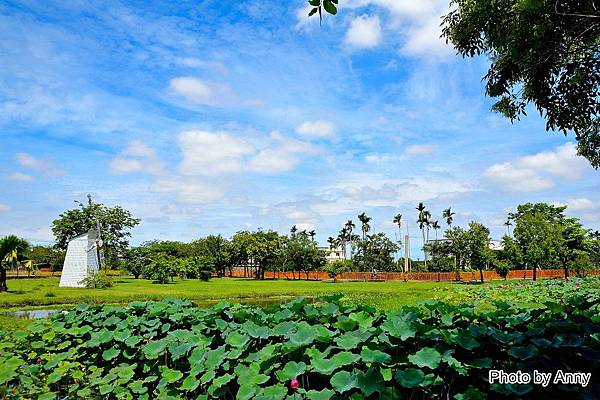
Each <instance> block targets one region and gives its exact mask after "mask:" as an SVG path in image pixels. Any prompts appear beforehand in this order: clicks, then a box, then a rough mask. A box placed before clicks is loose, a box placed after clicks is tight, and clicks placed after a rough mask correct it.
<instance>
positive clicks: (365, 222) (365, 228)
mask: <svg viewBox="0 0 600 400" xmlns="http://www.w3.org/2000/svg"><path fill="white" fill-rule="evenodd" d="M358 220H359V221H360V223H361V230H362V237H363V240H364V239H365V237H366V235H367V233H369V231H370V230H371V226H370V225H369V222H371V217H367V214H365V213H364V212H363V213H362V214H360V215H359V216H358Z"/></svg>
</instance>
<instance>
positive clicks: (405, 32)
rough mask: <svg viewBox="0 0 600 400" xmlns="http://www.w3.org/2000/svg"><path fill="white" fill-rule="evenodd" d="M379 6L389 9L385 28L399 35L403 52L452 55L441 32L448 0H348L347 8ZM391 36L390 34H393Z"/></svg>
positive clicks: (436, 56) (431, 56)
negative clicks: (442, 18) (442, 19)
mask: <svg viewBox="0 0 600 400" xmlns="http://www.w3.org/2000/svg"><path fill="white" fill-rule="evenodd" d="M372 6H375V7H380V8H382V9H383V10H385V11H386V12H387V18H386V19H385V20H384V21H385V29H386V31H390V32H391V33H392V34H393V35H395V36H397V37H399V38H400V42H401V43H400V51H401V53H403V54H405V55H408V56H413V57H420V58H427V59H432V60H440V59H445V58H448V57H449V56H451V55H452V54H453V50H452V46H450V45H447V44H446V42H445V39H442V38H441V37H440V35H441V31H442V30H441V26H440V24H441V22H442V21H441V17H442V16H443V15H445V14H447V13H448V1H446V0H419V1H414V0H349V1H347V2H346V3H344V7H347V8H352V9H361V8H367V7H372ZM390 36H391V35H390Z"/></svg>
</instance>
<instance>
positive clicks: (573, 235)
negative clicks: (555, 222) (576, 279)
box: [557, 218, 588, 279]
mask: <svg viewBox="0 0 600 400" xmlns="http://www.w3.org/2000/svg"><path fill="white" fill-rule="evenodd" d="M560 231H561V234H562V240H559V241H558V242H559V243H560V244H561V246H560V247H559V248H558V249H557V253H558V258H559V260H560V263H561V264H562V267H563V271H564V273H565V279H568V278H569V269H570V268H571V267H573V265H574V263H575V261H576V260H578V259H579V260H581V261H583V259H584V258H585V257H586V256H588V254H587V250H588V246H587V240H588V237H587V234H588V230H587V229H584V228H583V225H582V224H581V222H579V220H578V219H577V218H563V219H562V224H561V227H560Z"/></svg>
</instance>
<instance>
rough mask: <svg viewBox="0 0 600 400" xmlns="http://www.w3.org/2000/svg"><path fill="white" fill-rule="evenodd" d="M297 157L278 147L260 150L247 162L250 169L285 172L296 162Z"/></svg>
mask: <svg viewBox="0 0 600 400" xmlns="http://www.w3.org/2000/svg"><path fill="white" fill-rule="evenodd" d="M298 162H299V160H298V158H297V157H294V156H292V155H291V154H290V153H287V152H285V151H280V150H278V149H265V150H261V151H260V152H259V153H258V154H257V155H256V156H254V157H253V158H252V159H251V160H250V163H249V167H250V169H251V170H253V171H256V172H264V173H280V172H286V171H289V170H291V169H292V168H294V167H295V166H296V165H297V164H298Z"/></svg>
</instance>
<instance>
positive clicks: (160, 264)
mask: <svg viewBox="0 0 600 400" xmlns="http://www.w3.org/2000/svg"><path fill="white" fill-rule="evenodd" d="M176 274H177V259H176V258H175V257H173V256H169V255H166V254H163V253H158V255H156V257H154V259H153V260H152V262H151V263H150V264H148V265H146V266H145V267H144V277H145V278H146V279H152V280H153V281H154V282H155V283H161V284H164V283H167V282H168V281H169V278H173V277H174V276H175V275H176Z"/></svg>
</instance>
